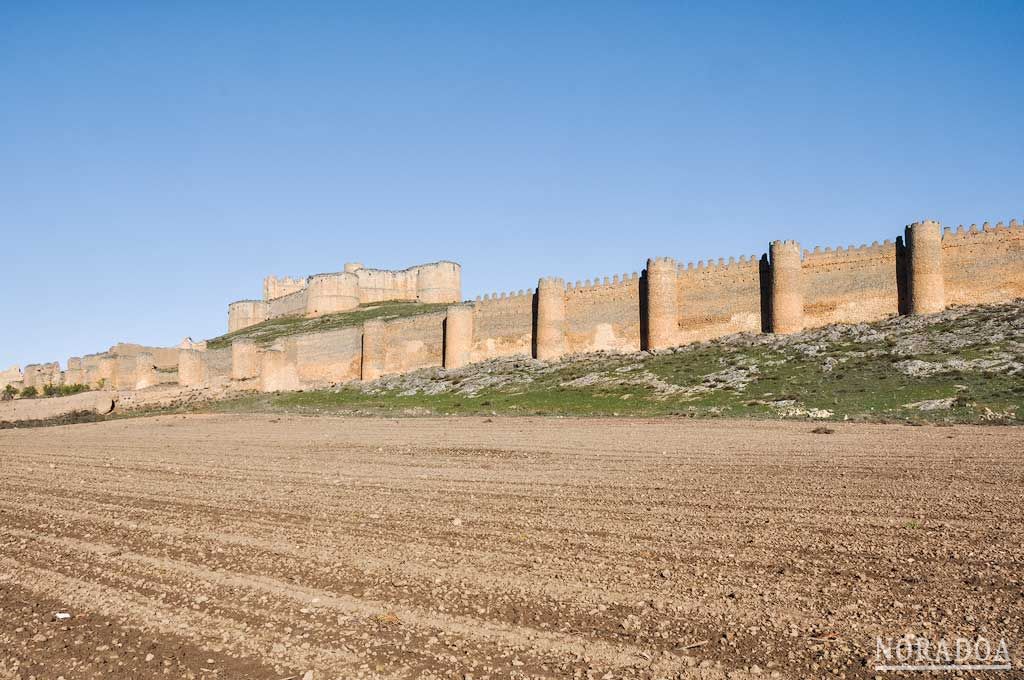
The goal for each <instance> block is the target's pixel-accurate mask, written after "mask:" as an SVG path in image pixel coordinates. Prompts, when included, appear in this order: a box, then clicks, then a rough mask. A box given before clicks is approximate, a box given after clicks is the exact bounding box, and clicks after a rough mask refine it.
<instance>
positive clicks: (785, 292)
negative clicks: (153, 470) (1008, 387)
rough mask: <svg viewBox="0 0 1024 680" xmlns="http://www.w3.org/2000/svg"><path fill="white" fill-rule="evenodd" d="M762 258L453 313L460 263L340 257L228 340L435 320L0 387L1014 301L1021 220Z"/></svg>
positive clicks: (627, 347) (778, 324) (289, 370)
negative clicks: (352, 320) (309, 321)
mask: <svg viewBox="0 0 1024 680" xmlns="http://www.w3.org/2000/svg"><path fill="white" fill-rule="evenodd" d="M767 250H768V252H767V253H765V254H762V255H749V256H748V255H740V256H739V257H728V258H725V257H720V258H717V259H709V260H697V261H690V262H687V263H686V264H685V265H682V264H680V263H681V262H682V260H677V259H675V258H672V257H655V258H651V259H649V260H647V261H646V263H645V267H644V270H643V272H642V273H638V272H636V271H634V272H631V273H622V274H615V275H612V276H599V277H595V278H590V279H585V280H581V281H574V282H568V283H567V282H566V281H565V279H563V278H561V277H558V276H549V277H544V278H541V279H539V280H537V283H536V285H535V286H534V287H531V288H527V289H519V290H513V291H499V292H494V293H487V294H485V295H481V296H477V297H476V299H475V300H474V301H473V302H465V303H464V302H461V301H460V300H461V294H460V293H461V267H460V265H458V264H457V263H454V262H447V261H440V262H433V263H430V264H425V265H417V266H415V267H409V268H407V269H402V270H381V269H367V268H365V267H363V266H362V265H361V264H358V263H347V264H345V266H344V271H340V272H327V273H323V274H314V275H312V276H308V277H305V278H296V277H280V278H279V277H268V278H267V279H265V280H264V299H262V300H239V301H237V302H233V303H231V305H230V306H229V329H230V330H237V329H239V328H245V327H247V326H250V325H252V324H254V323H259V322H260V321H263V320H267V319H272V318H277V317H279V316H296V317H302V316H305V317H315V316H320V315H323V314H330V313H335V312H341V311H347V310H351V309H356V308H358V307H359V306H361V305H371V306H372V305H374V304H375V303H377V302H383V301H388V300H408V301H419V302H433V303H447V304H445V305H444V307H445V309H444V311H438V312H431V313H425V314H416V315H412V316H406V317H402V318H396V319H392V320H385V319H381V318H377V319H370V320H368V321H365V322H364V323H363V324H362V325H361V326H358V327H348V328H343V329H335V330H323V331H318V332H312V333H304V334H300V335H295V336H285V337H284V338H282V339H280V340H278V341H277V343H276V344H275V346H274V347H272V348H261V347H259V346H258V345H257V344H256V343H254V342H252V341H251V340H245V339H244V338H242V339H238V340H237V342H236V343H235V344H234V345H233V346H232V347H231V348H230V349H214V350H209V349H208V348H207V345H206V343H192V342H190V341H189V342H184V343H182V345H181V346H180V347H175V348H158V347H142V346H140V345H129V344H126V343H119V344H118V345H115V346H114V347H112V348H111V349H110V350H109V351H108V352H104V353H102V354H90V355H84V356H82V357H80V358H79V357H71V358H70V359H69V360H68V362H67V370H66V371H64V372H63V373H62V372H61V371H60V367H59V365H58V364H30V365H28V366H26V367H25V368H24V371H22V370H21V369H18V368H17V367H15V368H13V369H10V370H8V371H4V372H0V387H2V386H3V384H2V381H8V382H11V383H13V384H16V385H18V386H20V385H22V384H23V385H25V386H46V385H48V384H54V385H56V384H58V383H63V384H67V383H68V382H69V381H70V382H75V381H82V382H88V383H89V384H90V385H93V386H99V385H104V386H106V387H113V388H115V389H141V388H145V387H149V386H153V385H156V384H157V383H159V382H161V381H162V382H167V380H168V379H167V377H166V376H170V378H169V379H170V380H171V381H175V380H176V381H177V382H178V384H179V385H182V386H207V385H210V384H212V382H211V381H219V380H231V379H233V380H238V381H246V380H251V381H253V382H252V383H251V384H252V385H254V386H256V385H258V386H259V388H260V389H264V390H274V389H288V390H291V389H304V388H306V387H314V388H315V387H319V386H323V385H329V384H336V383H337V382H340V381H344V380H352V379H359V378H362V379H364V380H370V379H374V378H376V377H379V376H381V375H386V374H391V373H402V372H406V371H410V370H415V369H417V368H423V367H427V366H445V367H449V368H458V367H461V366H464V365H466V364H467V363H470V362H473V361H482V360H485V359H490V358H495V357H502V356H521V355H530V354H532V356H534V357H535V358H538V359H542V360H545V361H557V360H559V359H560V358H561V357H563V356H565V355H566V354H571V353H576V352H591V351H597V350H601V351H637V350H640V349H650V350H659V349H664V348H668V347H673V346H677V345H679V344H684V343H687V342H695V341H702V340H710V339H714V338H717V337H721V336H723V335H727V334H730V333H741V332H743V333H757V332H774V333H793V332H796V331H799V330H801V329H804V328H814V327H820V326H825V325H828V324H832V323H859V322H866V321H873V320H878V319H884V318H886V317H888V316H893V315H896V314H929V313H934V312H938V311H941V310H943V309H945V308H946V307H947V306H949V305H952V304H979V303H992V302H1002V301H1007V300H1012V299H1015V298H1024V225H1022V224H1021V223H1020V222H1019V221H1018V220H1017V219H1013V220H1010V221H1009V222H1008V223H1003V222H997V223H995V224H994V225H993V224H991V223H988V222H985V223H983V224H981V226H979V225H977V224H972V225H970V226H968V227H965V226H963V225H960V226H958V227H957V228H955V229H952V228H946V229H943V228H942V227H941V225H940V224H939V223H938V222H935V221H932V220H924V221H920V222H914V223H912V224H910V225H907V226H906V227H905V228H904V229H903V232H902V234H900V237H899V238H896V239H895V240H885V241H882V242H881V243H880V242H878V241H873V242H871V243H870V244H868V243H862V244H859V245H843V246H837V247H833V246H824V247H823V246H815V247H814V248H812V249H809V250H803V249H801V247H800V244H799V243H798V242H797V241H795V240H791V239H788V240H776V241H771V242H770V243H769V246H768V249H767ZM168 353H170V354H168ZM168 356H172V357H173V366H171V365H169V364H170V363H171V362H170V361H169V359H168ZM172 368H173V369H176V371H175V370H171V369H172Z"/></svg>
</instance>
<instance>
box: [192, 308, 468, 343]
mask: <svg viewBox="0 0 1024 680" xmlns="http://www.w3.org/2000/svg"><path fill="white" fill-rule="evenodd" d="M447 307H448V305H447V304H420V303H418V302H382V303H378V304H367V305H360V307H359V309H356V310H354V311H351V312H342V313H340V314H326V315H324V316H318V317H316V318H314V319H307V318H305V317H301V316H286V317H281V318H279V319H270V320H269V321H264V322H263V323H258V324H255V325H252V326H249V327H247V328H243V329H241V330H238V331H235V332H233V333H227V334H226V335H221V336H220V337H217V338H213V339H212V340H209V341H207V345H206V346H207V347H208V348H209V349H223V348H225V347H230V346H231V341H232V340H237V339H238V338H252V339H253V340H255V341H256V342H257V343H258V344H260V345H262V346H267V345H271V344H273V342H274V341H275V340H277V339H278V338H283V337H287V336H289V335H298V334H299V333H316V332H322V331H332V330H335V329H338V328H345V327H347V326H359V325H362V323H363V322H364V321H368V320H370V319H377V318H384V319H397V318H399V317H403V316H415V315H417V314H426V313H428V312H437V311H440V310H442V309H446V308H447Z"/></svg>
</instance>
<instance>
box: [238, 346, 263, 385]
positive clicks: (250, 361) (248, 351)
mask: <svg viewBox="0 0 1024 680" xmlns="http://www.w3.org/2000/svg"><path fill="white" fill-rule="evenodd" d="M260 363H261V359H260V353H259V349H258V348H257V347H256V341H255V340H253V339H251V338H238V339H237V340H235V341H233V342H232V343H231V379H232V380H250V379H252V378H256V377H258V376H259V374H260Z"/></svg>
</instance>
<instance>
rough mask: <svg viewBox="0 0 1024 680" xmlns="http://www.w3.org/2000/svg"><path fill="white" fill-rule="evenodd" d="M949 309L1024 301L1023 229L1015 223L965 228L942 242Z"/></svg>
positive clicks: (949, 231) (958, 229)
mask: <svg viewBox="0 0 1024 680" xmlns="http://www.w3.org/2000/svg"><path fill="white" fill-rule="evenodd" d="M942 274H943V280H944V282H945V290H946V304H947V305H973V304H984V303H990V302H1002V301H1006V300H1013V299H1016V298H1020V297H1024V225H1020V224H1018V223H1017V221H1016V220H1012V221H1011V222H1010V225H1009V226H1008V227H1007V226H1004V225H1003V224H1002V223H1001V222H1000V223H999V224H997V225H996V226H995V227H992V226H991V225H990V224H988V223H987V222H986V223H985V224H984V225H983V226H982V227H981V228H980V229H979V228H978V227H977V225H973V224H972V225H971V226H970V228H968V229H965V228H964V227H963V226H962V225H961V226H960V227H958V228H957V229H956V231H953V230H951V229H946V230H945V233H944V234H943V238H942Z"/></svg>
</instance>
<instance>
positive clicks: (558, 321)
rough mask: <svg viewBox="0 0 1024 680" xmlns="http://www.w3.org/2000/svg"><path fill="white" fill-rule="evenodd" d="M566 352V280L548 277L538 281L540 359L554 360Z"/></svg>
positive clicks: (538, 348)
mask: <svg viewBox="0 0 1024 680" xmlns="http://www.w3.org/2000/svg"><path fill="white" fill-rule="evenodd" d="M563 354H565V281H564V280H562V279H559V278H556V277H553V276H552V277H546V278H543V279H541V280H540V281H538V282H537V349H536V355H537V357H536V358H538V359H541V360H543V361H552V360H554V359H558V358H560V357H561V356H562V355H563Z"/></svg>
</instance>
